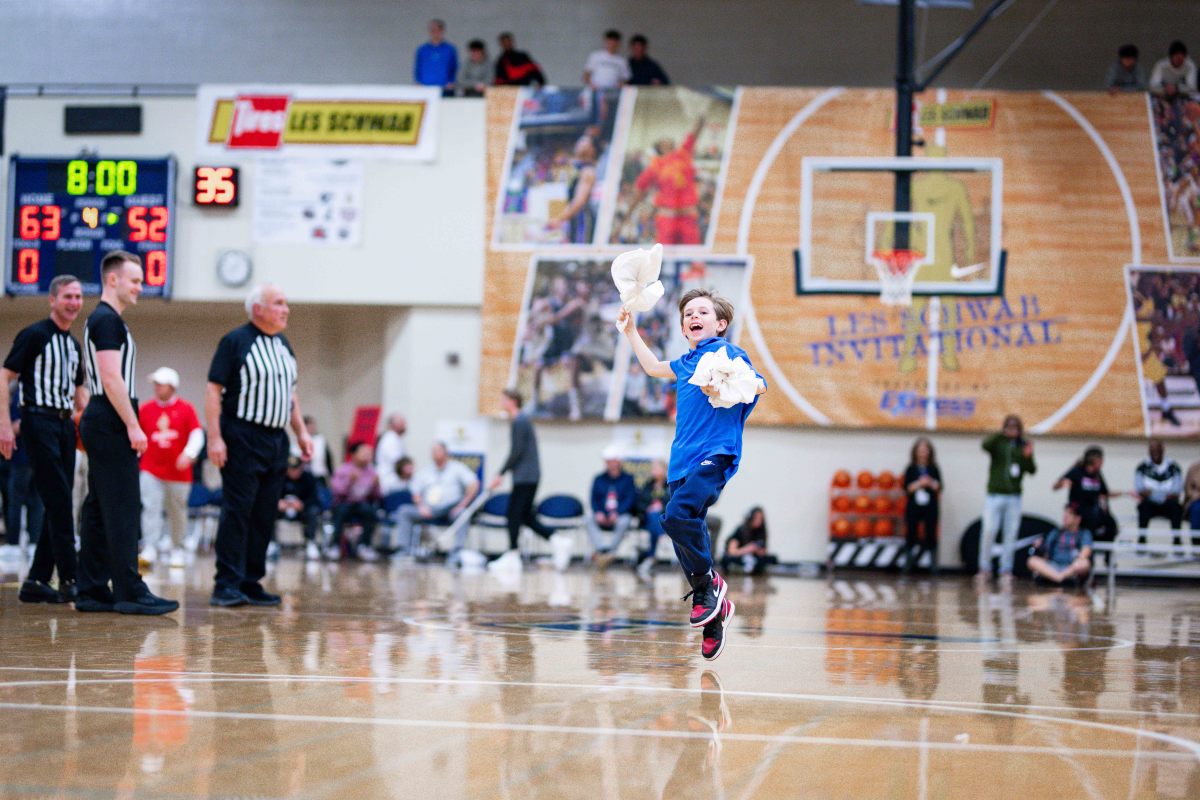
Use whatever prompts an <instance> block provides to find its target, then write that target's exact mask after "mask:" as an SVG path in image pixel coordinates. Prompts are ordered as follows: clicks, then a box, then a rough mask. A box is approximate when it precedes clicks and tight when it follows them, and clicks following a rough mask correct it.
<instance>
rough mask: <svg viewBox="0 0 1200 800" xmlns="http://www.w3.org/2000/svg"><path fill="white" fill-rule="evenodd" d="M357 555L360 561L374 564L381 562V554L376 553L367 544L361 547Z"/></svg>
mask: <svg viewBox="0 0 1200 800" xmlns="http://www.w3.org/2000/svg"><path fill="white" fill-rule="evenodd" d="M357 555H358V560H359V561H366V562H372V561H378V560H379V553H376V552H375V549H374V548H372V547H371V546H370V545H366V544H364V545H360V546H359V548H358V553H357Z"/></svg>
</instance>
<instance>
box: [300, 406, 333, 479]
mask: <svg viewBox="0 0 1200 800" xmlns="http://www.w3.org/2000/svg"><path fill="white" fill-rule="evenodd" d="M304 427H305V428H306V429H307V430H308V435H309V436H311V437H312V441H313V450H312V458H311V459H309V462H308V471H309V472H311V473H312V475H313V477H314V478H316V479H317V485H318V486H321V487H322V488H324V489H328V488H329V477H330V476H331V475H333V451H332V450H330V448H329V440H328V439H326V438H325V434H323V433H321V432H320V431H318V430H317V420H316V417H313V416H312V415H311V414H305V415H304Z"/></svg>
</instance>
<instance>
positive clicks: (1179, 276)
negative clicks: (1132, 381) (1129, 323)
mask: <svg viewBox="0 0 1200 800" xmlns="http://www.w3.org/2000/svg"><path fill="white" fill-rule="evenodd" d="M1126 276H1127V278H1128V287H1129V303H1130V308H1131V310H1132V312H1133V317H1134V320H1135V321H1136V325H1137V330H1136V335H1135V336H1134V357H1135V359H1136V361H1137V370H1138V383H1139V385H1140V387H1141V398H1142V417H1143V419H1144V420H1145V426H1146V435H1147V436H1178V437H1181V438H1194V437H1195V436H1196V435H1197V434H1198V433H1200V267H1144V266H1136V267H1128V268H1127V269H1126Z"/></svg>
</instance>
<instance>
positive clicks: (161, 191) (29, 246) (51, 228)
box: [4, 156, 175, 297]
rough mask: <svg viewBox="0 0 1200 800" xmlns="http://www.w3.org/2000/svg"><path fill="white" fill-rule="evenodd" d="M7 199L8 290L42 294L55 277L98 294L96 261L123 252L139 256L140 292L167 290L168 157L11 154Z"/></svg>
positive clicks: (171, 171) (171, 182)
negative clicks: (76, 282) (66, 277)
mask: <svg viewBox="0 0 1200 800" xmlns="http://www.w3.org/2000/svg"><path fill="white" fill-rule="evenodd" d="M8 198H9V204H8V210H9V213H8V230H7V237H6V238H5V253H6V254H7V257H8V269H6V270H5V273H4V289H5V291H6V292H7V293H8V294H13V295H34V294H46V293H47V291H48V290H49V288H50V281H52V280H53V279H54V278H55V276H57V275H74V276H76V277H77V278H79V280H80V282H82V284H83V291H84V294H90V295H96V294H100V288H101V287H100V262H101V261H102V260H103V258H104V256H105V255H106V254H107V253H108V252H110V251H112V250H126V251H128V252H130V253H135V254H137V255H138V256H141V259H142V271H143V273H144V280H143V289H142V294H143V296H146V297H169V296H170V294H171V283H172V266H173V265H172V243H173V236H172V233H173V229H174V222H175V160H174V159H173V158H170V157H168V158H152V159H148V158H98V157H86V158H84V157H80V158H24V157H21V156H12V158H11V159H10V160H9V165H8Z"/></svg>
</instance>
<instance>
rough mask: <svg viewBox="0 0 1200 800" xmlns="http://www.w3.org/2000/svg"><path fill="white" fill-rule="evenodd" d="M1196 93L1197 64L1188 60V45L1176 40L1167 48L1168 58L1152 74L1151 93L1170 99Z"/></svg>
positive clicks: (1155, 67)
mask: <svg viewBox="0 0 1200 800" xmlns="http://www.w3.org/2000/svg"><path fill="white" fill-rule="evenodd" d="M1195 91H1196V62H1194V61H1192V60H1191V59H1190V58H1188V51H1187V45H1185V44H1184V43H1183V42H1181V41H1179V40H1176V41H1174V42H1171V46H1170V47H1169V48H1167V57H1166V58H1164V59H1161V60H1159V62H1158V63H1157V64H1155V65H1154V69H1153V70H1152V71H1151V72H1150V92H1151V93H1152V94H1155V95H1158V96H1159V97H1166V98H1168V99H1170V98H1174V97H1178V96H1179V95H1181V94H1192V93H1194V92H1195Z"/></svg>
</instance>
